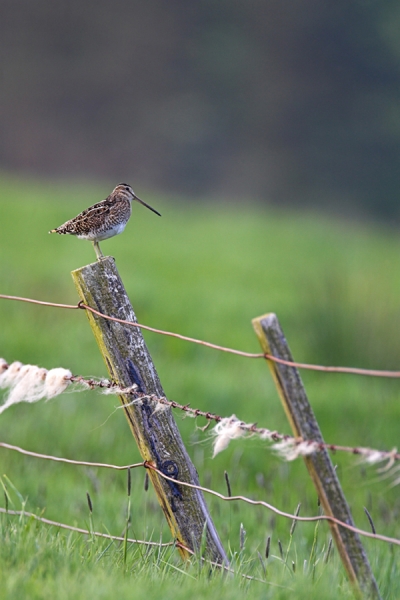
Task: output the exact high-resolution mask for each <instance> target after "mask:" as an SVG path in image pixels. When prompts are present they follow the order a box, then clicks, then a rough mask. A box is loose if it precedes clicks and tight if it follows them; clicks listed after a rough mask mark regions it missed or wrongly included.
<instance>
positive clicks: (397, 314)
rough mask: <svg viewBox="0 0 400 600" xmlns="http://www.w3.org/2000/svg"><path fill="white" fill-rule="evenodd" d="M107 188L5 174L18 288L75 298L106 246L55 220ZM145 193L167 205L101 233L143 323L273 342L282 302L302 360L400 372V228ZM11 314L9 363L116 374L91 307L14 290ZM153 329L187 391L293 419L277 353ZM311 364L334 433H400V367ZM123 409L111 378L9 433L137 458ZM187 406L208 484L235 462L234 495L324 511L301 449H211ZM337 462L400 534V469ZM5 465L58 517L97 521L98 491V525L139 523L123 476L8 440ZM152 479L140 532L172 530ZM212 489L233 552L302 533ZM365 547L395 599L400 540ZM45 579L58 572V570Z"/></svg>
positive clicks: (12, 425) (55, 448)
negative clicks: (252, 355) (119, 231)
mask: <svg viewBox="0 0 400 600" xmlns="http://www.w3.org/2000/svg"><path fill="white" fill-rule="evenodd" d="M105 187H107V186H105ZM108 187H110V186H108ZM104 193H105V192H104V191H102V186H101V185H99V184H96V185H94V184H93V185H91V186H89V185H86V186H84V185H82V184H73V183H67V184H65V185H62V184H54V183H53V184H50V183H40V182H39V181H37V180H33V179H32V180H22V179H13V178H11V177H9V176H8V177H5V176H3V178H2V179H1V182H0V210H1V215H2V218H1V223H0V228H1V232H0V251H1V256H2V260H1V263H0V277H1V281H2V292H4V293H7V294H13V295H22V296H28V297H33V298H37V299H44V300H50V301H54V302H62V303H72V304H74V303H76V302H77V300H78V297H77V293H76V291H75V289H74V286H73V283H72V279H71V276H70V271H71V270H73V269H76V268H78V267H80V266H83V265H84V264H87V263H89V262H92V261H93V260H94V259H95V255H94V252H93V248H92V245H91V244H90V243H89V242H85V241H81V240H77V239H75V238H73V237H68V236H66V237H57V236H55V235H53V236H49V235H48V234H47V232H48V230H49V229H51V228H53V227H54V226H57V225H58V224H60V223H61V222H63V221H64V220H65V219H67V218H68V217H70V216H71V215H74V214H76V213H77V212H78V211H79V209H80V208H82V204H83V203H84V205H85V206H86V205H90V204H91V203H93V202H95V200H97V199H98V198H99V197H102V195H103V196H104ZM141 196H142V197H143V198H144V199H145V200H146V201H148V202H149V203H150V204H151V205H152V206H154V207H155V208H157V209H158V210H160V212H161V213H162V215H163V216H162V218H161V219H159V218H156V217H155V216H154V215H153V214H152V213H151V212H150V211H147V210H145V209H144V208H143V207H140V206H139V205H135V206H134V213H133V216H132V219H131V221H130V222H129V224H128V226H127V228H126V230H125V232H124V234H123V235H121V236H118V237H115V238H113V239H111V240H107V241H105V242H103V243H102V249H103V252H104V253H105V254H111V255H112V256H114V257H115V258H116V264H117V267H118V269H119V272H120V274H121V277H122V279H123V281H124V284H125V286H126V289H127V292H128V294H129V296H130V298H131V301H132V304H133V306H134V308H135V311H136V313H137V316H138V320H139V322H143V323H144V324H148V325H152V326H155V327H157V328H161V329H165V330H171V331H176V332H179V333H182V334H185V335H189V336H193V337H198V338H201V339H205V340H208V341H212V342H215V343H217V344H221V345H226V346H231V347H234V348H239V349H242V350H247V351H250V352H258V351H259V347H258V342H257V339H256V337H255V334H254V333H253V330H252V326H251V319H252V318H253V317H256V316H259V315H261V314H264V313H265V312H269V311H273V312H276V313H277V315H278V317H279V319H280V321H281V324H282V326H283V328H284V331H285V333H286V336H287V339H288V342H289V344H290V347H291V349H292V351H293V354H294V357H295V359H297V360H299V361H314V362H318V363H322V364H334V365H342V364H346V365H352V366H360V367H374V368H381V369H390V368H392V369H394V368H398V356H399V353H400V348H399V345H400V342H399V337H398V334H397V331H398V321H399V318H400V311H399V309H398V303H397V298H398V295H399V285H400V276H399V270H398V269H397V268H396V267H397V263H398V260H399V259H398V256H399V250H400V247H399V246H400V244H399V241H398V236H397V234H396V231H395V230H391V229H390V228H389V227H388V226H386V227H383V226H382V227H373V226H372V225H370V224H360V223H358V224H357V225H356V224H354V223H346V224H344V223H343V222H342V221H340V220H333V219H328V218H326V217H323V216H315V215H313V214H311V213H299V212H282V211H278V210H276V209H275V210H272V209H271V208H269V209H266V208H262V207H260V206H258V205H251V206H247V207H246V208H244V207H243V206H234V207H231V206H230V207H228V206H227V205H215V204H213V203H211V202H208V201H206V200H204V201H202V202H199V203H197V204H196V205H193V204H185V203H184V202H182V203H177V202H175V201H173V200H172V199H171V198H169V197H167V196H162V195H153V194H151V193H150V192H149V193H146V191H145V190H143V193H141ZM10 198H12V202H10ZM0 320H1V329H0V347H1V355H2V356H3V357H4V358H5V359H6V360H7V361H9V362H11V361H13V360H21V361H22V362H26V363H33V364H39V365H40V366H45V367H47V368H51V367H57V366H63V367H66V368H69V369H71V370H72V372H73V373H74V374H82V375H85V376H104V375H106V370H105V367H104V365H103V363H102V360H101V357H100V355H99V352H98V349H97V346H96V343H95V340H94V338H93V336H92V333H91V329H90V327H89V324H88V322H87V318H86V316H85V314H84V313H83V312H81V311H67V310H61V309H56V308H44V307H39V306H33V305H28V304H24V303H18V302H11V301H6V300H3V301H1V302H0ZM144 335H145V339H146V341H147V343H148V346H149V349H150V352H151V354H152V356H153V359H154V361H155V364H156V367H157V369H158V372H159V375H160V377H161V380H162V383H163V386H164V389H165V391H166V393H167V395H168V397H169V398H170V399H174V400H176V401H178V402H181V403H187V402H190V403H191V405H192V406H193V407H199V408H201V409H202V410H211V411H215V412H217V413H219V414H222V415H223V416H230V415H231V414H233V413H234V414H236V415H237V416H238V417H239V418H241V419H243V420H245V421H247V422H254V421H257V422H258V424H259V425H260V426H265V427H268V428H270V429H277V430H278V431H281V432H284V433H290V430H289V426H288V424H287V422H286V418H285V416H284V413H283V410H282V408H281V406H280V402H279V399H278V397H277V393H276V391H275V388H274V385H273V383H272V380H271V378H270V374H269V370H268V368H267V366H266V365H265V363H264V362H263V361H261V360H250V359H245V358H241V357H235V356H232V355H227V354H224V353H220V352H217V351H213V350H211V349H207V348H203V347H200V346H195V345H192V344H189V343H186V342H182V341H179V340H176V339H171V338H167V337H162V336H158V335H156V334H152V333H148V332H145V333H144ZM302 376H303V379H304V382H305V385H306V389H307V392H308V394H309V398H310V401H311V404H312V406H313V409H314V411H315V413H316V416H317V418H318V420H319V422H320V426H321V429H322V432H323V435H324V437H325V439H326V440H327V441H328V442H331V443H337V444H348V445H363V446H371V447H375V448H379V449H391V448H392V447H393V446H395V445H396V444H398V423H399V417H400V407H399V402H398V389H399V383H398V380H385V379H375V378H362V377H354V376H347V375H333V374H321V373H312V372H304V373H303V374H302ZM117 406H118V402H117V399H114V398H112V397H110V396H107V397H104V396H101V395H100V394H99V393H97V392H85V393H79V394H77V393H67V394H64V395H63V396H61V397H60V398H58V399H55V400H53V401H50V402H48V403H44V402H39V403H38V404H36V405H23V404H21V405H18V406H15V407H12V408H10V409H9V410H8V411H6V413H4V414H3V415H2V416H1V419H0V438H1V439H2V440H3V441H6V442H8V443H11V444H16V445H21V446H22V447H25V448H27V449H30V450H35V451H37V452H42V453H49V454H55V455H58V456H64V457H68V458H74V459H78V460H79V459H81V460H93V461H101V462H114V463H116V464H127V463H130V462H135V461H137V460H139V456H138V453H137V450H136V448H135V444H134V441H133V438H132V436H131V433H130V430H129V428H128V426H127V423H126V421H125V417H124V415H123V413H122V411H120V410H118V409H116V407H117ZM176 419H177V421H178V424H179V427H180V429H181V431H182V436H183V439H184V442H185V444H186V445H187V448H188V451H189V453H190V454H191V456H192V458H193V460H194V463H195V465H196V467H197V469H198V471H199V475H200V480H201V481H202V483H204V484H205V485H207V486H211V487H213V488H214V489H216V490H218V491H221V492H226V487H225V481H224V471H225V470H227V471H228V473H229V475H230V479H231V486H232V490H233V493H234V494H245V495H248V496H251V497H257V498H263V499H265V500H267V501H268V502H271V503H272V504H275V505H276V506H278V507H279V508H281V509H283V510H287V511H290V512H292V511H294V509H295V508H296V506H297V504H298V502H301V503H302V514H304V515H306V514H309V515H311V514H317V511H318V508H317V499H316V496H315V491H314V488H313V486H312V484H311V482H310V480H309V477H308V475H307V474H306V471H305V467H304V466H303V464H302V462H300V461H296V462H295V463H290V464H286V463H284V462H283V461H281V460H280V459H279V458H278V457H276V456H275V455H274V454H273V453H272V452H271V451H269V450H268V449H267V447H266V444H265V443H262V442H260V441H257V440H247V441H240V442H232V443H231V446H230V447H229V449H228V450H227V451H225V452H224V453H222V454H220V455H219V456H217V457H216V458H215V459H212V444H211V440H210V439H209V435H208V433H203V432H201V431H199V430H197V429H196V424H197V425H199V426H202V425H204V421H202V420H201V419H199V420H198V422H197V423H195V422H194V421H193V420H192V419H182V416H181V414H180V413H177V414H176ZM334 461H335V464H337V468H338V474H339V477H340V479H341V482H342V485H343V487H344V491H345V494H346V496H347V497H348V500H349V502H350V505H351V508H352V511H353V513H354V517H355V519H356V523H357V525H358V526H360V527H363V528H367V529H368V528H369V524H368V521H367V518H366V516H365V514H364V511H363V507H364V506H365V507H367V508H368V510H369V511H370V513H371V514H372V518H373V519H374V523H375V527H376V528H377V531H378V532H379V533H386V534H388V535H390V536H397V537H398V536H399V535H400V529H399V520H398V518H397V516H398V512H399V510H400V502H399V494H398V486H397V487H394V488H392V487H391V483H392V482H393V479H394V476H392V478H390V479H388V480H380V476H379V474H378V472H377V470H376V468H373V467H366V466H365V465H359V464H358V462H357V460H356V459H355V458H354V457H351V456H342V455H340V454H337V455H335V457H334ZM1 472H2V473H6V474H7V475H8V477H9V478H10V479H11V480H12V482H13V484H14V485H15V486H16V487H17V488H18V490H19V492H20V493H21V494H22V496H23V497H24V498H26V500H27V504H26V510H31V511H36V512H40V511H42V510H44V511H45V515H46V517H48V518H51V519H54V520H60V521H64V522H67V523H71V524H72V523H76V524H78V525H79V526H85V523H86V524H87V518H88V516H87V514H88V511H87V505H86V498H85V494H86V491H89V492H90V494H91V496H92V501H93V504H94V506H95V510H94V515H95V516H94V519H95V527H96V528H97V529H101V530H104V528H105V530H106V531H112V532H114V533H119V532H120V531H121V530H122V529H123V527H124V514H125V510H126V500H125V497H126V483H125V476H124V475H123V474H122V473H114V472H108V471H99V470H93V469H86V468H83V467H81V468H79V467H75V468H73V467H67V466H62V465H57V464H53V463H46V462H45V463H43V461H38V460H34V459H28V458H24V457H21V456H19V455H16V454H13V453H12V452H9V451H2V452H1ZM143 477H144V474H143V472H142V471H135V472H134V473H133V481H134V492H133V498H134V511H133V516H132V528H133V532H134V534H135V535H137V536H138V537H141V536H142V537H149V536H151V535H153V536H155V537H156V538H157V539H158V536H159V534H160V531H163V534H164V539H166V540H168V539H169V532H168V531H167V529H166V526H165V524H164V520H163V516H162V513H161V510H160V509H159V507H158V505H157V502H156V500H155V497H154V495H153V493H152V491H150V492H148V493H147V494H145V492H144V491H143ZM12 497H13V498H14V502H15V507H16V508H18V507H19V506H20V501H19V500H18V497H17V496H16V495H15V494H14V493H12ZM208 501H209V504H210V507H211V511H212V514H213V517H214V518H215V520H216V524H217V528H218V530H219V532H220V535H221V537H222V540H223V543H224V544H225V547H226V548H227V549H230V551H232V552H239V528H240V523H243V524H244V527H245V529H246V531H247V542H246V544H247V546H246V548H247V550H248V551H249V553H250V557H252V558H251V560H255V561H256V563H257V564H258V559H257V554H256V552H257V551H260V552H261V553H263V552H264V549H265V540H266V537H267V536H268V535H271V536H272V544H273V549H274V550H273V552H274V554H275V555H279V553H278V547H277V540H278V538H279V539H280V540H281V541H282V543H283V545H284V547H285V546H286V545H287V544H288V537H289V527H290V523H288V522H287V521H285V520H282V519H277V518H275V517H273V516H272V515H271V514H270V513H268V512H267V511H264V510H261V509H254V508H251V507H250V508H248V507H247V508H246V507H243V506H240V507H232V506H227V505H224V504H222V505H221V503H219V502H217V501H216V500H215V499H212V498H211V499H208ZM131 534H132V532H131ZM296 535H297V536H298V538H299V541H298V545H297V546H296V558H295V560H296V561H299V564H300V563H301V562H302V561H303V558H304V557H306V558H304V560H307V556H308V554H307V552H308V553H309V552H310V548H311V547H312V540H313V536H314V527H312V526H311V525H304V524H302V525H298V527H297V529H296ZM320 535H321V541H320V551H321V552H322V549H323V548H325V549H326V544H327V541H328V539H329V531H328V528H327V527H326V526H324V528H323V529H322V530H321V534H320ZM365 543H366V546H367V548H369V551H370V555H371V560H372V561H373V567H374V570H375V572H376V573H377V576H378V578H379V580H380V585H381V586H383V588H384V589H386V590H389V591H391V593H392V595H391V596H390V595H389V596H388V597H393V598H395V597H396V594H397V593H398V591H399V590H398V588H397V587H396V585H397V584H396V583H395V582H396V581H397V579H396V578H394V579H393V577H392V574H393V572H395V571H396V569H397V568H398V562H395V563H393V552H392V551H391V550H390V547H388V546H387V545H383V544H380V545H378V544H377V543H376V542H372V541H368V540H367V541H366V542H365ZM24 546H25V545H24ZM72 554H73V555H74V553H72ZM254 557H255V558H254ZM175 560H176V557H175ZM249 560H250V559H249ZM18 564H19V562H18V561H17V565H18ZM52 564H53V563H52ZM67 564H70V563H69V562H67ZM320 564H321V565H322V560H321V563H320ZM335 565H336V566H335V569H336V570H333V571H330V570H328V572H327V573H325V575H324V578H323V581H324V582H325V583H326V585H327V588H326V590H328V591H329V590H331V591H330V592H329V593H331V592H332V590H333V589H335V588H334V587H332V586H333V585H336V583H337V581H338V580H340V581H342V579H343V571H342V569H341V567H340V566H339V564H338V558H337V557H336V563H335ZM393 565H394V566H393ZM396 565H397V566H396ZM254 568H255V567H254ZM258 568H260V567H258ZM321 568H322V567H321ZM393 569H394V571H393ZM330 577H333V581H334V582H335V584H333V583H332V581H331V579H330ZM46 581H47V583H48V582H49V581H52V578H51V576H49V575H48V576H47V578H46ZM275 581H280V579H279V578H278V579H276V580H275ZM286 583H287V582H285V584H286ZM342 583H343V582H342ZM109 584H110V585H111V583H110V582H109ZM297 584H298V585H300V583H299V581H298V580H297ZM95 589H96V590H97V588H95ZM296 589H297V588H296ZM307 589H308V588H307ZM313 589H314V588H313ZM328 591H326V593H327V594H328ZM82 593H83V592H82ZM260 593H261V592H260ZM307 593H311V591H310V590H308V592H307ZM315 593H317V592H315ZM318 593H320V592H318ZM324 593H325V592H324ZM332 593H333V592H332ZM325 597H327V598H329V597H330V596H329V595H326V596H325ZM333 597H334V596H332V598H333Z"/></svg>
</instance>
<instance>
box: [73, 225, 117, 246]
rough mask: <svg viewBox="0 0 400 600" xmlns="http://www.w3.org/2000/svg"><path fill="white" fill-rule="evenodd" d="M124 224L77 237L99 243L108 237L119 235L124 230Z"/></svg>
mask: <svg viewBox="0 0 400 600" xmlns="http://www.w3.org/2000/svg"><path fill="white" fill-rule="evenodd" d="M125 225H126V223H119V224H118V225H114V226H113V227H110V228H107V229H105V230H104V231H93V232H92V233H88V234H85V235H78V236H77V237H78V238H81V239H85V240H92V241H96V242H101V241H102V240H107V239H108V238H110V237H114V235H119V234H120V233H122V232H123V230H124V229H125Z"/></svg>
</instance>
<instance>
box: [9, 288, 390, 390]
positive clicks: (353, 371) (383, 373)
mask: <svg viewBox="0 0 400 600" xmlns="http://www.w3.org/2000/svg"><path fill="white" fill-rule="evenodd" d="M0 299H2V300H15V301H19V302H28V303H30V304H38V305H41V306H53V307H55V308H65V309H84V310H88V311H90V312H92V313H93V314H95V315H97V316H99V317H102V318H104V319H108V320H110V321H115V322H116V323H121V324H123V325H129V326H131V327H138V328H139V329H144V330H146V331H151V332H152V333H157V334H160V335H166V336H169V337H174V338H177V339H180V340H183V341H185V342H191V343H193V344H199V345H201V346H205V347H207V348H212V349H213V350H219V351H221V352H227V353H229V354H235V355H237V356H243V357H245V358H265V359H266V360H270V361H273V362H276V363H280V364H283V365H286V366H288V367H295V368H296V369H308V370H311V371H323V372H327V373H344V374H347V375H363V376H367V377H385V378H395V379H397V378H400V371H387V370H379V369H362V368H358V367H332V366H325V365H316V364H309V363H300V362H294V361H288V360H285V359H283V358H279V357H276V356H273V355H271V354H268V353H252V352H244V351H242V350H236V349H234V348H227V347H225V346H220V345H218V344H213V343H211V342H206V341H204V340H198V339H196V338H191V337H188V336H185V335H181V334H180V333H174V332H171V331H164V330H162V329H156V328H155V327H150V326H148V325H143V324H141V323H134V322H133V321H126V320H124V319H118V318H116V317H111V316H110V315H106V314H104V313H102V312H100V311H98V310H96V309H95V308H92V307H91V306H89V305H87V304H85V303H84V302H82V301H81V302H78V304H57V303H55V302H45V301H43V300H34V299H33V298H24V297H23V296H10V295H7V294H0Z"/></svg>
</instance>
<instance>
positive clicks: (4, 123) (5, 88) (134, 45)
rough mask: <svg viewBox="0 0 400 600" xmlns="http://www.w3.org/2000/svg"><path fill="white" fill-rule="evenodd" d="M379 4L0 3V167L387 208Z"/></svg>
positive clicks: (386, 54)
mask: <svg viewBox="0 0 400 600" xmlns="http://www.w3.org/2000/svg"><path fill="white" fill-rule="evenodd" d="M399 28H400V8H399V4H398V3H397V2H395V1H394V0H393V1H389V0H376V1H374V0H369V1H368V0H335V2H326V1H324V0H318V1H317V0H297V1H292V2H283V1H282V0H248V1H244V0H241V1H238V0H199V1H193V0H192V1H187V0H186V1H184V0H130V1H127V0H113V1H112V2H111V1H109V0H68V1H67V0H57V1H54V0H35V1H32V0H0V52H1V70H0V78H1V79H0V168H2V169H12V170H20V171H26V172H30V173H37V174H40V175H42V174H43V175H52V176H63V177H65V176H102V177H110V178H111V177H112V178H114V179H127V178H129V179H130V180H131V181H132V183H135V181H136V182H137V181H140V182H141V184H148V185H151V186H153V187H159V188H162V189H165V190H168V191H178V192H182V193H190V194H192V195H195V194H202V195H206V194H212V195H213V196H218V195H221V196H225V197H226V196H233V197H235V198H241V197H243V196H244V197H246V198H250V197H253V198H258V199H261V200H264V201H267V202H275V203H279V204H282V203H285V202H286V203H296V202H301V203H303V204H304V203H305V202H306V203H308V204H309V205H318V206H326V207H329V209H330V210H331V209H332V208H333V207H336V208H338V209H339V210H340V209H342V208H345V207H348V206H352V207H353V208H354V209H355V210H358V209H363V210H366V211H369V212H371V213H373V214H375V215H378V214H379V215H381V216H382V217H387V218H388V217H395V216H397V215H399V214H400V209H399V203H398V200H397V198H398V195H399V189H400V89H399V67H400V35H399Z"/></svg>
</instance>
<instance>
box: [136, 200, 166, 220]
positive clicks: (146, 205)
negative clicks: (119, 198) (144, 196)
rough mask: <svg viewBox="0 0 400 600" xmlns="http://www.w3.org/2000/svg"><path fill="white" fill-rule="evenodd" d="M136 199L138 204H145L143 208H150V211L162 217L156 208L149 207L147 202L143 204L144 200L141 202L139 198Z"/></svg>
mask: <svg viewBox="0 0 400 600" xmlns="http://www.w3.org/2000/svg"><path fill="white" fill-rule="evenodd" d="M134 198H135V200H137V201H138V202H140V204H143V206H145V207H146V208H149V209H150V210H152V211H153V213H156V215H158V216H159V217H161V214H160V213H159V212H158V211H157V210H156V209H155V208H152V207H151V206H149V205H148V204H146V202H143V200H141V199H140V198H138V197H137V196H135V197H134Z"/></svg>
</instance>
